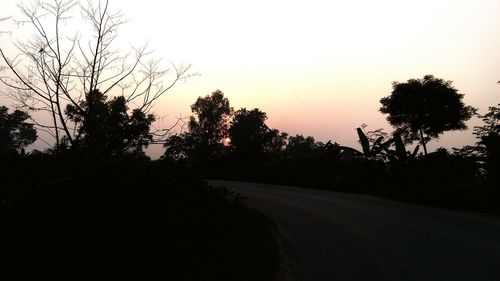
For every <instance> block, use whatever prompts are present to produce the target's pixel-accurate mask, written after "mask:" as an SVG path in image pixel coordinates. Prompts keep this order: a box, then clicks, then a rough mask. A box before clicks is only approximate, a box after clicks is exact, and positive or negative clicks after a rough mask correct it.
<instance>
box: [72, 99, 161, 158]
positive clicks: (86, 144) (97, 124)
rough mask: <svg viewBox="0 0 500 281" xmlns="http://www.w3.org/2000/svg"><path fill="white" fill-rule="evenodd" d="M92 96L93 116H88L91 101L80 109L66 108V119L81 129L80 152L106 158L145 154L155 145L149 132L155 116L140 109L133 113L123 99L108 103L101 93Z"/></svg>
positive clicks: (78, 130) (111, 100)
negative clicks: (143, 150)
mask: <svg viewBox="0 0 500 281" xmlns="http://www.w3.org/2000/svg"><path fill="white" fill-rule="evenodd" d="M88 96H89V99H90V100H92V105H93V111H92V114H90V115H89V114H88V112H89V111H88V107H89V104H88V102H87V100H84V101H81V102H80V104H79V107H76V106H73V105H71V104H69V105H68V106H67V107H66V115H67V116H68V117H69V119H70V120H71V121H72V122H74V123H75V124H76V125H77V135H76V142H77V143H78V146H79V149H83V150H84V151H87V152H92V153H96V154H100V155H102V156H119V155H122V154H123V153H125V152H127V151H136V152H141V151H142V148H143V147H147V145H148V144H149V143H150V142H151V140H152V138H153V136H152V135H151V133H150V130H149V129H150V126H151V123H152V122H153V121H154V120H155V117H154V115H152V114H148V115H146V114H145V113H144V112H142V111H141V110H139V109H134V110H132V111H131V112H130V113H129V111H128V110H129V109H128V107H127V103H126V101H125V98H124V97H123V96H118V97H113V98H111V99H108V97H107V96H106V95H104V94H103V93H101V92H100V91H98V90H95V91H93V92H92V93H91V94H89V95H88ZM80 109H83V110H80Z"/></svg>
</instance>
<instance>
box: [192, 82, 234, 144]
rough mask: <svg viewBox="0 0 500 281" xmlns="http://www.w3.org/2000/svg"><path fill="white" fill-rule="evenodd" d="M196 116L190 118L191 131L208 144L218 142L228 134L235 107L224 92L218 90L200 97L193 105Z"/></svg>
mask: <svg viewBox="0 0 500 281" xmlns="http://www.w3.org/2000/svg"><path fill="white" fill-rule="evenodd" d="M191 111H192V112H193V113H194V114H195V116H191V118H190V120H189V131H190V132H191V133H193V134H195V135H197V136H198V137H199V138H200V140H201V141H202V142H204V143H206V144H207V145H214V144H218V143H220V142H221V141H222V139H223V138H224V137H225V136H227V130H228V128H229V122H230V119H231V117H232V115H233V108H232V107H231V106H230V105H229V100H228V99H227V98H225V97H224V93H222V91H220V90H216V91H215V92H213V93H212V94H211V95H207V96H205V97H203V98H202V97H199V98H198V99H197V100H196V102H195V103H194V104H193V105H191Z"/></svg>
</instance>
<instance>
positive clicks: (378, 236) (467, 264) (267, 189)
mask: <svg viewBox="0 0 500 281" xmlns="http://www.w3.org/2000/svg"><path fill="white" fill-rule="evenodd" d="M209 182H210V183H211V184H214V185H225V186H227V187H230V188H233V189H234V190H236V191H237V192H239V193H241V194H242V195H244V196H245V197H247V198H248V200H249V203H250V204H251V205H253V206H255V207H256V208H258V209H259V210H260V211H262V212H263V213H264V214H266V215H267V216H268V217H270V218H271V219H273V220H274V221H275V223H276V224H277V225H278V226H279V227H280V228H281V229H283V230H284V231H285V232H286V233H287V234H288V236H289V237H290V239H291V240H292V241H291V242H292V243H293V244H294V245H295V250H296V253H297V259H298V269H297V271H298V275H299V276H298V277H299V280H301V281H321V280H325V281H327V280H328V281H343V280H369V281H374V280H384V281H389V280H405V281H409V280H425V281H431V280H439V281H446V280H450V281H451V280H453V281H457V280H473V281H480V280H487V281H492V280H500V219H499V218H497V217H488V216H480V215H473V214H467V213H461V212H453V211H447V210H441V209H434V208H429V207H422V206H417V205H411V204H404V203H400V202H394V201H389V200H385V199H381V198H377V197H373V196H367V195H357V194H345V193H336V192H327V191H319V190H312V189H302V188H297V187H288V186H277V185H266V184H257V183H244V182H227V181H209Z"/></svg>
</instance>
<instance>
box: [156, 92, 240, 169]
mask: <svg viewBox="0 0 500 281" xmlns="http://www.w3.org/2000/svg"><path fill="white" fill-rule="evenodd" d="M191 111H192V112H193V113H194V116H191V117H190V120H189V122H188V129H189V131H188V132H185V133H183V134H179V135H172V136H170V137H169V138H168V139H167V140H166V141H165V144H164V147H165V148H166V151H165V155H164V158H170V159H175V160H180V159H189V160H191V161H192V162H197V163H203V165H205V164H207V163H206V162H207V161H208V162H210V161H211V160H214V159H215V158H218V157H219V156H220V153H221V149H222V146H223V145H222V141H223V139H224V138H225V137H226V136H227V135H228V129H229V123H230V119H231V117H232V116H233V108H232V107H231V106H230V105H229V100H228V99H227V98H225V97H224V93H222V92H221V91H220V90H217V91H215V92H213V93H212V94H211V95H207V96H205V97H199V98H198V99H197V100H196V102H195V103H194V104H193V105H191Z"/></svg>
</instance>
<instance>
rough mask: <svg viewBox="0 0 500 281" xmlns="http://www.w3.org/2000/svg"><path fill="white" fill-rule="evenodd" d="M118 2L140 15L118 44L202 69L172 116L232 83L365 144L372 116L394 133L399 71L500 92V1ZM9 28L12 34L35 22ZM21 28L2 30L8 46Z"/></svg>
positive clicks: (477, 93) (239, 98)
mask: <svg viewBox="0 0 500 281" xmlns="http://www.w3.org/2000/svg"><path fill="white" fill-rule="evenodd" d="M24 2H28V1H24ZM16 3H18V1H12V0H8V1H2V4H1V5H2V7H1V9H0V17H4V16H10V15H13V16H15V15H16V7H15V4H16ZM110 3H111V7H112V9H120V10H122V12H123V13H124V14H125V15H126V17H127V18H128V19H130V21H129V22H128V23H127V24H126V25H124V26H123V28H122V29H121V33H120V38H119V40H120V44H119V45H117V46H115V47H118V48H124V49H127V48H129V46H130V45H133V46H140V45H143V44H144V43H145V42H149V46H150V47H151V48H152V49H154V50H155V56H156V57H159V58H162V60H163V61H164V62H165V63H168V62H169V61H172V62H174V63H178V64H179V63H184V64H188V63H191V64H192V65H193V68H192V70H193V71H194V72H197V73H199V74H200V76H196V77H193V78H190V79H189V80H187V81H185V82H182V83H180V84H178V85H177V86H176V87H175V88H174V89H173V90H172V91H171V92H170V94H168V95H167V96H164V97H163V98H162V99H161V100H160V101H159V102H158V104H157V105H156V107H155V110H154V111H155V113H157V114H158V115H166V114H168V115H169V116H168V117H167V118H166V119H165V120H166V121H165V122H166V123H169V122H171V121H172V120H173V118H174V117H175V116H178V115H179V114H183V115H188V114H189V113H190V109H189V105H191V104H192V103H194V101H195V100H196V98H197V97H198V96H205V95H208V94H210V93H211V92H213V91H215V90H217V89H220V90H221V91H223V92H224V94H225V96H227V97H228V98H229V100H230V102H231V105H232V106H233V107H234V108H235V109H238V108H240V107H246V108H254V107H258V108H260V109H261V110H263V111H265V112H266V113H267V114H268V117H269V120H268V125H269V126H270V127H273V128H278V129H279V130H280V131H286V132H288V133H290V134H304V135H311V136H314V137H315V138H316V139H318V140H321V141H327V140H332V141H335V142H338V143H340V144H342V145H349V146H356V147H357V146H358V144H357V135H356V132H355V128H356V127H358V126H360V125H361V124H363V123H366V124H367V125H368V127H367V129H368V130H369V129H378V128H381V127H383V128H386V131H387V132H390V131H391V129H390V126H389V125H388V123H387V122H386V121H385V116H384V115H382V114H381V113H379V112H378V108H379V107H380V103H379V100H380V98H382V97H384V96H387V95H389V94H390V92H391V83H392V82H393V81H399V82H404V81H406V80H408V79H410V78H422V77H423V76H424V75H426V74H433V75H434V76H436V77H439V78H443V79H445V80H452V81H453V85H454V86H455V87H456V88H457V89H458V90H459V91H460V92H461V93H463V94H465V98H464V101H465V103H466V104H468V105H472V106H475V107H477V108H479V112H480V113H484V112H486V110H487V107H488V106H492V105H496V104H498V103H499V102H500V98H499V97H500V85H499V84H497V83H496V82H497V81H498V80H500V16H499V15H500V1H498V0H476V1H470V0H432V1H431V0H420V1H409V0H408V1H401V0H399V1H389V0H380V1H371V0H363V1H361V0H358V1H337V0H329V1H320V0H308V1H293V0H287V1H281V0H266V1H263V0H254V1H239V0H212V1H206V0H183V1H156V0H142V1H128V0H125V1H124V0H120V1H118V0H111V2H110ZM4 27H5V28H4ZM4 27H2V28H0V30H5V29H6V28H10V29H12V31H13V35H12V37H16V36H17V35H16V34H17V33H18V32H20V30H22V29H23V27H22V26H20V27H18V26H16V25H14V24H12V23H5V24H4ZM12 37H9V36H7V35H2V37H1V38H0V43H1V44H2V48H8V46H7V45H8V44H9V43H8V41H10V40H11V39H12ZM0 104H6V105H8V104H9V103H8V101H6V100H5V99H4V98H0ZM469 124H470V125H471V126H473V125H474V124H478V120H477V119H474V120H471V122H469ZM474 141H475V140H474V136H473V135H472V133H471V132H470V131H469V132H463V133H445V134H444V135H443V136H442V137H441V139H440V141H439V142H432V145H430V147H431V148H435V147H439V146H445V147H448V148H451V147H453V146H455V147H461V146H463V145H465V144H472V143H474ZM151 153H152V155H158V154H159V153H160V149H159V148H155V149H153V152H151Z"/></svg>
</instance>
